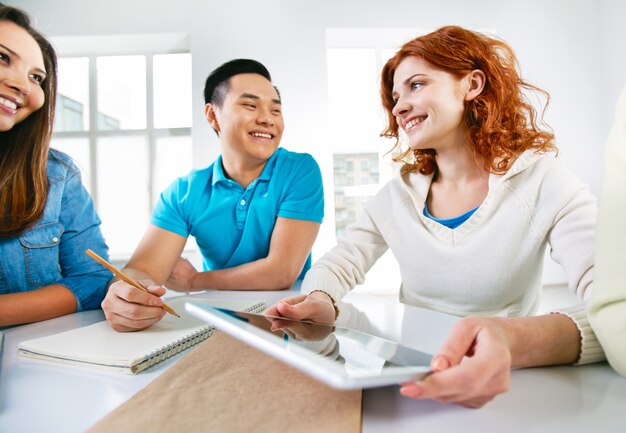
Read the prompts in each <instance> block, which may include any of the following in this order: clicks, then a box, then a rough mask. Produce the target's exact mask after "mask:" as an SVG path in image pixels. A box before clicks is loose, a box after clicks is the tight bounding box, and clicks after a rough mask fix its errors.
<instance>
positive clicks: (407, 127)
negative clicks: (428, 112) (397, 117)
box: [404, 116, 426, 129]
mask: <svg viewBox="0 0 626 433" xmlns="http://www.w3.org/2000/svg"><path fill="white" fill-rule="evenodd" d="M425 119H426V117H425V116H424V117H416V118H415V119H413V120H411V121H410V122H408V123H407V124H405V125H404V129H410V128H412V127H413V126H415V125H417V124H418V123H422V122H423V121H424V120H425Z"/></svg>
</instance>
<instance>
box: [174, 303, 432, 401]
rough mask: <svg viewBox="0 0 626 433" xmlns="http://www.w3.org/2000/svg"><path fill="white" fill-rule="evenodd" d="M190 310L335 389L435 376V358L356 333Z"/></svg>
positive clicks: (204, 309) (204, 308) (225, 312)
mask: <svg viewBox="0 0 626 433" xmlns="http://www.w3.org/2000/svg"><path fill="white" fill-rule="evenodd" d="M185 309H186V310H187V311H189V313H191V314H193V315H194V316H196V317H198V318H200V319H202V320H205V321H207V322H209V323H211V324H212V325H214V326H215V327H216V328H218V329H219V330H221V331H223V332H225V333H227V334H230V335H231V336H233V337H235V338H237V339H239V340H241V341H243V342H245V343H247V344H249V345H251V346H253V347H255V348H257V349H259V350H261V351H262V352H265V353H267V354H268V355H270V356H273V357H274V358H276V359H278V360H280V361H283V362H285V363H286V364H289V365H291V366H292V367H295V368H297V369H299V370H301V371H303V372H304V373H307V374H309V375H310V376H312V377H314V378H315V379H317V380H319V381H321V382H324V383H326V384H327V385H330V386H332V387H333V388H339V389H357V388H373V387H377V386H386V385H393V384H398V383H401V382H406V381H410V380H415V379H419V378H422V377H424V376H425V375H426V374H428V373H429V372H430V361H431V356H430V355H428V354H426V353H423V352H419V351H417V350H415V349H411V348H408V347H406V346H402V345H400V344H398V343H394V342H393V341H389V340H385V339H383V338H380V337H376V336H374V335H371V334H368V333H365V332H362V331H359V330H356V329H349V328H345V327H339V326H332V325H322V324H319V323H313V322H307V321H297V320H289V319H285V318H280V317H271V316H266V315H263V314H254V313H245V312H241V311H233V310H227V309H220V308H214V307H210V306H208V305H206V304H199V303H194V302H187V303H186V304H185Z"/></svg>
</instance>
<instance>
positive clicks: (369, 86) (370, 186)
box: [326, 28, 423, 296]
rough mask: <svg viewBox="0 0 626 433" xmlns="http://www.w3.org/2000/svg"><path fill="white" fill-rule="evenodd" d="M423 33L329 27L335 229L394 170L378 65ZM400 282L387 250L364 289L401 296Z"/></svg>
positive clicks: (339, 229) (349, 218)
mask: <svg viewBox="0 0 626 433" xmlns="http://www.w3.org/2000/svg"><path fill="white" fill-rule="evenodd" d="M420 33H423V32H419V31H417V32H416V30H415V29H358V28H349V29H327V30H326V44H327V45H326V48H327V50H326V53H327V68H328V92H329V94H328V96H329V119H330V123H329V126H330V134H329V136H330V137H332V140H333V141H332V142H331V143H330V148H331V149H333V151H334V152H337V153H334V154H333V155H332V157H333V167H334V185H333V187H334V198H335V234H336V235H339V234H340V233H342V232H343V231H344V230H345V228H346V227H347V226H348V225H349V224H351V223H353V222H354V221H355V220H356V219H357V218H358V216H359V215H360V214H362V212H363V207H364V205H365V203H367V202H368V201H369V200H370V199H371V198H372V197H373V196H374V195H375V194H376V193H377V192H378V190H379V189H380V187H381V186H382V185H383V184H385V183H386V182H387V181H388V180H389V179H390V178H391V176H392V163H391V155H390V154H389V153H388V152H389V150H390V149H391V147H392V145H393V142H392V141H391V140H387V139H383V138H380V136H379V134H380V132H381V131H382V130H383V129H384V126H385V121H386V119H385V115H384V113H383V111H382V106H381V103H380V96H379V87H380V82H379V81H380V70H381V69H382V66H383V64H384V63H385V62H386V61H387V59H388V58H389V57H391V56H392V55H393V54H394V53H395V50H396V49H395V48H393V47H399V46H400V45H401V44H402V43H404V42H405V41H407V40H409V39H411V38H413V37H415V36H417V35H418V34H420ZM355 72H356V73H355ZM346 125H347V126H349V127H347V126H346ZM331 152H332V151H331ZM326 188H327V189H330V188H329V186H326ZM399 286H400V275H399V270H398V264H397V262H396V261H395V259H394V257H393V255H392V254H391V253H390V252H387V253H385V254H384V255H383V256H382V257H381V258H380V259H379V260H378V261H377V262H376V264H375V265H374V267H373V268H372V269H371V270H370V271H369V272H368V274H367V279H366V283H365V285H364V286H363V287H362V288H361V289H362V290H365V291H368V292H370V293H375V294H378V295H380V294H385V295H393V296H397V290H398V287H399Z"/></svg>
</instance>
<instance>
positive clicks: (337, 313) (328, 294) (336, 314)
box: [309, 289, 339, 320]
mask: <svg viewBox="0 0 626 433" xmlns="http://www.w3.org/2000/svg"><path fill="white" fill-rule="evenodd" d="M315 292H321V293H323V294H325V295H326V296H328V297H329V298H330V301H331V302H332V303H333V308H334V309H335V320H337V317H339V307H338V306H337V303H336V302H335V298H333V297H332V296H330V293H328V292H325V291H324V290H319V289H317V290H313V291H312V292H311V293H315ZM311 293H309V295H310V294H311Z"/></svg>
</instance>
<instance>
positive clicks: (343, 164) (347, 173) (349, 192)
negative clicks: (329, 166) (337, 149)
mask: <svg viewBox="0 0 626 433" xmlns="http://www.w3.org/2000/svg"><path fill="white" fill-rule="evenodd" d="M378 164H379V155H378V153H377V152H376V153H350V154H335V155H333V167H334V169H333V171H334V173H333V174H334V179H335V185H334V188H335V191H334V192H335V232H336V234H337V235H339V234H341V233H342V232H343V231H344V230H345V228H346V227H347V226H348V225H349V224H351V223H353V222H354V221H355V220H356V218H357V217H358V215H360V214H361V212H362V210H363V206H364V205H365V203H367V202H368V201H369V200H370V199H371V198H372V197H373V196H374V195H375V194H376V193H377V192H378V190H379V189H380V185H379V170H378ZM355 179H356V181H355Z"/></svg>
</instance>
